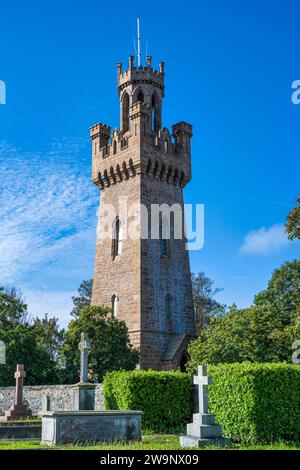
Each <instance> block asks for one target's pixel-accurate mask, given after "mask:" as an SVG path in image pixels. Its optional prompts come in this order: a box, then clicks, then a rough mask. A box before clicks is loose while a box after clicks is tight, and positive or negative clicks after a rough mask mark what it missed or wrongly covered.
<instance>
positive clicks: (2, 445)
mask: <svg viewBox="0 0 300 470" xmlns="http://www.w3.org/2000/svg"><path fill="white" fill-rule="evenodd" d="M15 449H29V450H30V449H56V450H180V449H181V447H180V445H179V437H178V436H168V435H153V436H150V435H146V436H144V437H143V441H142V442H132V443H130V444H122V443H119V444H97V445H89V446H79V445H78V446H74V445H68V446H56V447H47V446H43V445H41V444H40V442H39V441H0V450H15ZM206 449H213V450H218V449H219V448H217V447H212V446H209V447H206ZM231 449H234V450H300V442H299V443H288V442H279V443H275V444H268V445H267V444H266V445H253V446H241V445H237V444H234V445H233V446H232V447H231ZM193 450H196V449H193ZM199 450H203V449H199Z"/></svg>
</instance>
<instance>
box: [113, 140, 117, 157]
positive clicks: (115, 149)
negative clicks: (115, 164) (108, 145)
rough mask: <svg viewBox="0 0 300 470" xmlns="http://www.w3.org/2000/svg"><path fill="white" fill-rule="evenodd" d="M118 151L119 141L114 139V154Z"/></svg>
mask: <svg viewBox="0 0 300 470" xmlns="http://www.w3.org/2000/svg"><path fill="white" fill-rule="evenodd" d="M116 153H117V141H116V140H114V143H113V154H114V155H116Z"/></svg>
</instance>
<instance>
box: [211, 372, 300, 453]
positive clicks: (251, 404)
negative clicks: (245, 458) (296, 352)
mask: <svg viewBox="0 0 300 470" xmlns="http://www.w3.org/2000/svg"><path fill="white" fill-rule="evenodd" d="M208 374H209V375H211V376H212V377H213V384H212V385H211V386H209V412H210V413H213V414H215V416H216V421H217V422H218V423H219V424H221V425H222V427H223V430H224V436H226V437H230V438H231V439H232V440H234V441H235V442H241V443H243V444H256V443H266V442H275V441H278V440H290V441H293V440H295V441H297V440H299V438H300V394H299V390H300V367H299V366H295V365H289V364H250V363H243V364H222V365H218V366H212V365H211V366H209V367H208Z"/></svg>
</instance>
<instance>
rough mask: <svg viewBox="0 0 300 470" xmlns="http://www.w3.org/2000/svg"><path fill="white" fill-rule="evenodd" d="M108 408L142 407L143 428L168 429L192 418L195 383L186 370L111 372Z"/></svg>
mask: <svg viewBox="0 0 300 470" xmlns="http://www.w3.org/2000/svg"><path fill="white" fill-rule="evenodd" d="M103 392H104V400H105V407H106V409H108V410H113V409H123V410H141V411H143V412H144V415H143V418H142V423H143V428H148V429H150V430H151V431H153V432H168V430H170V429H172V430H173V429H174V428H175V427H178V426H180V425H184V424H186V423H187V422H188V421H189V420H190V419H191V412H192V410H191V396H192V383H191V379H190V377H189V376H188V375H187V374H184V373H182V372H178V371H176V372H156V371H152V370H150V371H141V370H140V371H132V372H111V373H109V374H106V376H105V378H104V382H103Z"/></svg>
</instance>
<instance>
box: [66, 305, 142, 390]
mask: <svg viewBox="0 0 300 470" xmlns="http://www.w3.org/2000/svg"><path fill="white" fill-rule="evenodd" d="M83 332H86V333H88V335H89V337H90V339H91V341H92V348H91V351H90V353H89V369H90V380H96V381H99V382H101V381H102V378H103V376H104V374H105V373H106V372H108V371H113V370H121V369H125V370H131V369H134V368H135V366H136V364H137V362H138V359H139V352H138V350H136V349H134V348H133V347H132V345H131V344H130V340H129V337H128V329H127V326H126V324H125V322H123V321H120V320H117V319H116V318H113V317H112V316H111V311H110V309H109V308H106V307H87V308H85V309H84V310H82V311H81V312H80V313H79V315H78V317H77V318H76V319H74V320H72V321H71V322H70V324H69V328H68V330H67V332H66V335H65V343H64V345H63V348H62V355H63V357H64V358H65V369H64V372H63V381H64V382H66V383H74V382H76V381H78V377H79V368H80V365H79V353H78V344H79V342H80V335H81V333H83Z"/></svg>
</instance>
